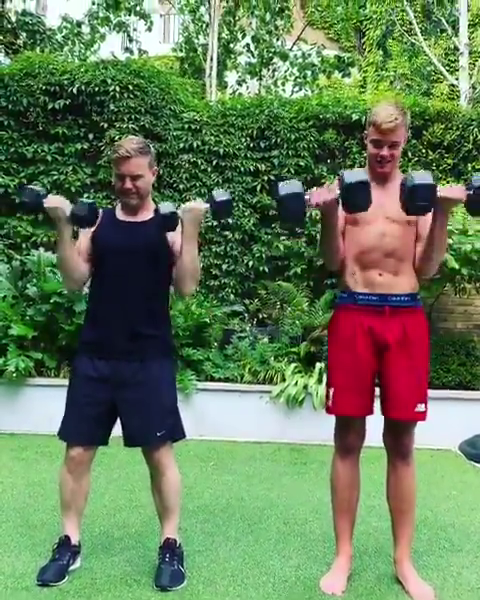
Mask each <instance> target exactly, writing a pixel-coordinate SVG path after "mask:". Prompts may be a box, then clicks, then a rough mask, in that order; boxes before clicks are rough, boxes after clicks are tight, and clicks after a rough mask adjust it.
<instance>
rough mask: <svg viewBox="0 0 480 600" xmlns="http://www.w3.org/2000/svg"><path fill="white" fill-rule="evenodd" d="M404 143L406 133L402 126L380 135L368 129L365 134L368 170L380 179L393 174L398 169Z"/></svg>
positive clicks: (373, 129)
mask: <svg viewBox="0 0 480 600" xmlns="http://www.w3.org/2000/svg"><path fill="white" fill-rule="evenodd" d="M406 141H407V131H406V129H405V127H403V126H399V127H397V128H396V129H394V130H393V131H391V132H389V133H381V132H379V131H378V130H377V129H375V128H374V127H370V128H369V129H368V131H367V132H366V134H365V142H366V145H367V162H368V167H369V169H370V170H371V171H372V172H373V173H374V174H376V175H378V176H379V177H381V178H386V177H388V176H389V175H391V174H392V173H394V172H395V171H396V170H397V169H398V166H399V163H400V159H401V157H402V151H403V148H404V146H405V143H406Z"/></svg>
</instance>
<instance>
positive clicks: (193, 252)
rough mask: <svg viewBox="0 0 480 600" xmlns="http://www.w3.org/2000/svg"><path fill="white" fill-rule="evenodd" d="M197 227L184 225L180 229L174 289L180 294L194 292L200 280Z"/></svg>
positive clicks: (186, 294)
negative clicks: (179, 245)
mask: <svg viewBox="0 0 480 600" xmlns="http://www.w3.org/2000/svg"><path fill="white" fill-rule="evenodd" d="M198 236H199V230H198V228H197V227H190V226H188V225H185V226H184V227H183V229H182V247H181V251H180V255H179V257H178V259H177V262H176V265H175V281H174V285H175V290H176V291H177V292H179V293H180V294H181V295H182V296H189V295H191V294H193V293H194V292H195V290H196V289H197V287H198V284H199V282H200V273H201V267H200V257H199V253H198Z"/></svg>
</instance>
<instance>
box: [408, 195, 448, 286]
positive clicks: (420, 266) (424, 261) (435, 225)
mask: <svg viewBox="0 0 480 600" xmlns="http://www.w3.org/2000/svg"><path fill="white" fill-rule="evenodd" d="M448 217H449V212H448V211H446V210H444V209H443V208H441V207H438V206H437V207H436V208H435V209H434V211H433V213H432V222H431V224H430V228H429V230H428V234H427V238H426V240H425V245H424V248H423V252H422V254H421V255H420V256H419V257H417V261H416V272H417V275H418V276H419V277H423V278H429V277H433V276H434V275H435V273H436V272H437V271H438V269H439V267H440V265H441V264H442V261H443V259H444V257H445V253H446V251H447V243H448Z"/></svg>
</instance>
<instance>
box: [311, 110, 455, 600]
mask: <svg viewBox="0 0 480 600" xmlns="http://www.w3.org/2000/svg"><path fill="white" fill-rule="evenodd" d="M408 128H409V116H408V114H407V112H406V111H405V110H404V109H403V108H402V107H401V106H399V105H397V104H395V103H381V104H379V105H377V106H375V107H374V108H373V109H372V111H371V113H370V115H369V118H368V120H367V126H366V132H365V142H366V149H367V169H368V172H369V177H370V182H371V190H372V205H371V207H370V208H369V210H368V211H367V212H365V213H361V214H354V215H348V214H345V213H344V212H343V211H342V209H341V208H339V207H338V204H337V201H336V195H337V190H336V185H332V186H325V187H323V188H320V189H317V190H314V191H313V192H312V193H311V195H310V204H311V205H312V206H314V207H316V208H319V209H320V211H321V236H320V247H321V251H322V254H323V257H324V261H325V264H326V266H327V267H328V268H329V269H330V270H332V271H337V272H339V273H340V274H341V278H342V282H343V283H342V288H343V289H342V292H341V294H340V297H339V300H338V303H337V306H336V308H335V311H334V314H333V316H332V319H331V321H330V324H329V329H328V377H327V408H326V410H327V413H328V414H332V415H334V416H335V417H336V421H335V433H334V443H335V449H334V455H333V463H332V472H331V493H332V505H333V520H334V529H335V538H336V557H335V560H334V562H333V565H332V567H331V569H330V571H329V572H328V573H327V574H326V575H325V576H324V577H323V578H322V579H321V581H320V588H321V590H322V591H323V592H324V593H326V594H328V595H332V596H341V595H342V594H343V593H344V592H345V590H346V588H347V583H348V578H349V575H350V571H351V566H352V558H353V531H354V524H355V518H356V511H357V504H358V499H359V488H360V474H359V459H360V453H361V449H362V446H363V443H364V440H365V421H366V417H367V416H368V415H371V414H372V413H373V408H374V388H375V378H376V376H377V375H378V378H379V383H380V389H381V406H382V414H383V416H384V417H385V424H384V432H383V441H384V445H385V449H386V453H387V464H388V469H387V498H388V505H389V509H390V515H391V519H392V532H393V541H394V556H393V558H394V568H395V573H396V576H397V578H398V580H399V581H400V583H401V584H402V585H403V587H404V589H405V591H406V592H407V594H408V595H409V596H410V598H412V599H413V600H433V599H434V598H435V593H434V591H433V589H432V588H431V587H430V585H428V584H427V583H426V582H424V581H423V580H422V579H421V578H420V576H419V575H418V574H417V571H416V570H415V567H414V566H413V564H412V556H411V551H412V541H413V533H414V525H415V467H414V459H413V448H414V432H415V426H416V423H417V422H419V421H424V420H425V419H426V416H427V391H428V376H429V330H428V322H427V319H426V316H425V313H424V310H423V308H422V306H421V302H420V299H419V296H418V290H419V280H420V279H423V278H429V277H432V276H433V275H434V274H435V273H436V271H437V269H438V268H439V266H440V264H441V262H442V260H443V258H444V255H445V252H446V247H447V223H448V218H449V213H450V211H451V210H452V208H453V207H454V206H455V205H456V204H459V203H462V202H464V201H465V196H466V192H465V189H464V188H463V187H462V186H449V187H444V188H439V190H438V202H437V205H436V207H435V209H434V210H433V212H432V213H430V214H428V215H426V216H423V217H408V216H407V215H406V214H405V213H404V211H403V210H402V208H401V206H400V183H401V179H402V174H401V172H400V168H399V163H400V159H401V155H402V151H403V148H404V146H405V143H406V141H407V135H408Z"/></svg>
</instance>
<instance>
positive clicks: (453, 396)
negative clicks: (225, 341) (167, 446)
mask: <svg viewBox="0 0 480 600" xmlns="http://www.w3.org/2000/svg"><path fill="white" fill-rule="evenodd" d="M67 384H68V379H61V378H55V377H52V378H50V377H33V378H27V379H24V380H22V382H21V383H18V384H16V383H14V382H10V381H6V380H2V379H0V389H1V387H2V386H9V385H11V386H16V385H19V386H24V385H28V386H56V387H58V386H60V387H66V386H67ZM273 387H274V386H272V385H260V384H258V385H257V384H256V385H251V384H247V383H226V382H222V381H202V382H199V383H198V384H197V391H206V390H211V391H216V392H220V391H223V392H246V393H256V394H258V393H267V394H269V393H270V392H271V391H272V390H273ZM375 393H376V395H377V396H378V395H379V389H378V388H376V389H375ZM428 397H429V399H431V400H476V401H479V402H480V390H479V391H472V390H428Z"/></svg>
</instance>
